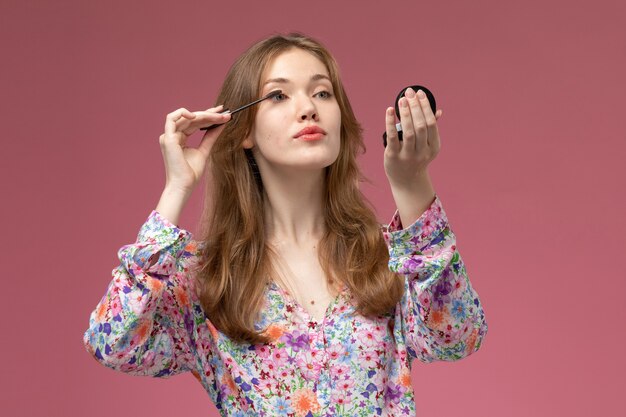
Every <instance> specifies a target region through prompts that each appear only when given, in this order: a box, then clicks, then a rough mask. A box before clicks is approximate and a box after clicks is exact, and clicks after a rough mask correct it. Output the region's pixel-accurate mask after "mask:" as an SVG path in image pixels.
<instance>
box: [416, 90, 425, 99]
mask: <svg viewBox="0 0 626 417" xmlns="http://www.w3.org/2000/svg"><path fill="white" fill-rule="evenodd" d="M417 95H418V96H419V97H420V98H424V97H426V94H424V92H423V91H422V90H417Z"/></svg>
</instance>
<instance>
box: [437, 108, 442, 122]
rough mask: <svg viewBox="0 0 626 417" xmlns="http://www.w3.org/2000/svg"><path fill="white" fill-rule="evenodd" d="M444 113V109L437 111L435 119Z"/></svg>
mask: <svg viewBox="0 0 626 417" xmlns="http://www.w3.org/2000/svg"><path fill="white" fill-rule="evenodd" d="M442 114H443V110H441V109H439V110H437V111H436V112H435V119H437V120H439V118H440V117H441V115H442Z"/></svg>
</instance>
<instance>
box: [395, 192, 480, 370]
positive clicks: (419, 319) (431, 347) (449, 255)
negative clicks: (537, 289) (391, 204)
mask: <svg viewBox="0 0 626 417" xmlns="http://www.w3.org/2000/svg"><path fill="white" fill-rule="evenodd" d="M383 236H384V238H385V241H386V243H387V246H388V248H389V269H390V270H391V271H393V272H396V273H398V274H400V275H403V276H404V278H405V291H404V295H403V297H402V299H401V301H400V303H399V305H398V308H397V309H396V323H399V325H400V326H401V333H402V335H403V336H404V340H405V343H406V346H407V351H408V353H409V355H410V356H411V357H412V358H417V359H419V360H420V361H422V362H425V363H430V362H433V361H437V360H440V361H454V360H459V359H462V358H464V357H466V356H469V355H470V354H472V353H473V352H476V351H477V350H478V349H479V348H480V346H481V344H482V342H483V338H484V337H485V335H486V333H487V322H486V321H485V313H484V311H483V308H482V305H481V303H480V300H479V298H478V294H477V293H476V291H475V290H474V289H473V288H472V285H471V283H470V281H469V278H468V276H467V272H466V270H465V265H464V263H463V261H462V260H461V255H460V254H459V251H458V250H457V247H456V237H455V235H454V233H453V232H452V230H451V229H450V226H449V224H448V219H447V217H446V214H445V212H444V210H443V208H442V205H441V200H440V199H439V196H435V200H434V201H433V203H432V204H431V206H430V207H429V208H428V209H427V210H426V211H425V212H424V213H423V214H422V215H421V216H420V218H419V219H417V220H416V221H415V222H414V223H413V224H411V225H410V226H409V227H407V228H406V229H403V228H402V224H401V221H400V216H399V214H398V211H396V212H395V214H394V216H393V218H392V220H391V222H390V224H389V226H387V227H384V228H383ZM398 316H400V317H398Z"/></svg>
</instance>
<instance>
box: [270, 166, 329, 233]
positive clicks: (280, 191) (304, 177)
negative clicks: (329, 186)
mask: <svg viewBox="0 0 626 417" xmlns="http://www.w3.org/2000/svg"><path fill="white" fill-rule="evenodd" d="M324 175H325V171H324V170H316V171H296V172H293V171H290V172H288V173H287V172H282V173H278V172H273V171H269V172H268V170H266V171H265V172H264V175H263V187H264V189H265V192H264V206H265V224H266V236H267V239H268V240H269V241H270V242H273V243H275V244H279V245H283V244H289V245H301V244H304V245H308V244H309V243H310V242H317V241H319V239H321V237H322V236H323V234H324V230H325V222H324V213H323V209H322V206H323V200H324Z"/></svg>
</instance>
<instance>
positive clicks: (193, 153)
mask: <svg viewBox="0 0 626 417" xmlns="http://www.w3.org/2000/svg"><path fill="white" fill-rule="evenodd" d="M222 107H223V106H221V105H220V106H217V107H212V108H210V109H207V110H205V111H198V112H193V113H192V112H190V111H189V110H187V109H185V108H181V109H178V110H176V111H174V112H172V113H170V114H168V115H167V117H166V119H165V132H164V133H163V134H162V135H161V136H160V137H159V143H160V144H161V153H162V154H163V161H164V163H165V178H166V182H165V187H166V188H170V189H176V190H179V191H182V192H191V190H192V189H193V188H194V187H195V186H196V184H197V183H198V181H199V179H200V177H201V175H202V173H203V172H204V169H205V166H206V161H207V160H208V158H209V153H210V151H211V148H212V147H213V143H214V142H215V139H217V137H218V136H219V134H220V133H221V132H222V130H223V129H224V125H223V123H226V122H227V121H228V120H230V117H231V114H230V113H220V110H222ZM214 124H220V126H218V127H217V128H215V129H212V130H209V131H207V132H206V133H205V134H204V136H203V137H202V140H201V142H200V145H199V146H198V147H197V148H193V147H190V146H187V139H188V138H189V136H191V135H192V134H193V133H194V132H196V131H197V130H198V129H200V128H201V127H203V126H206V125H214Z"/></svg>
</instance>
